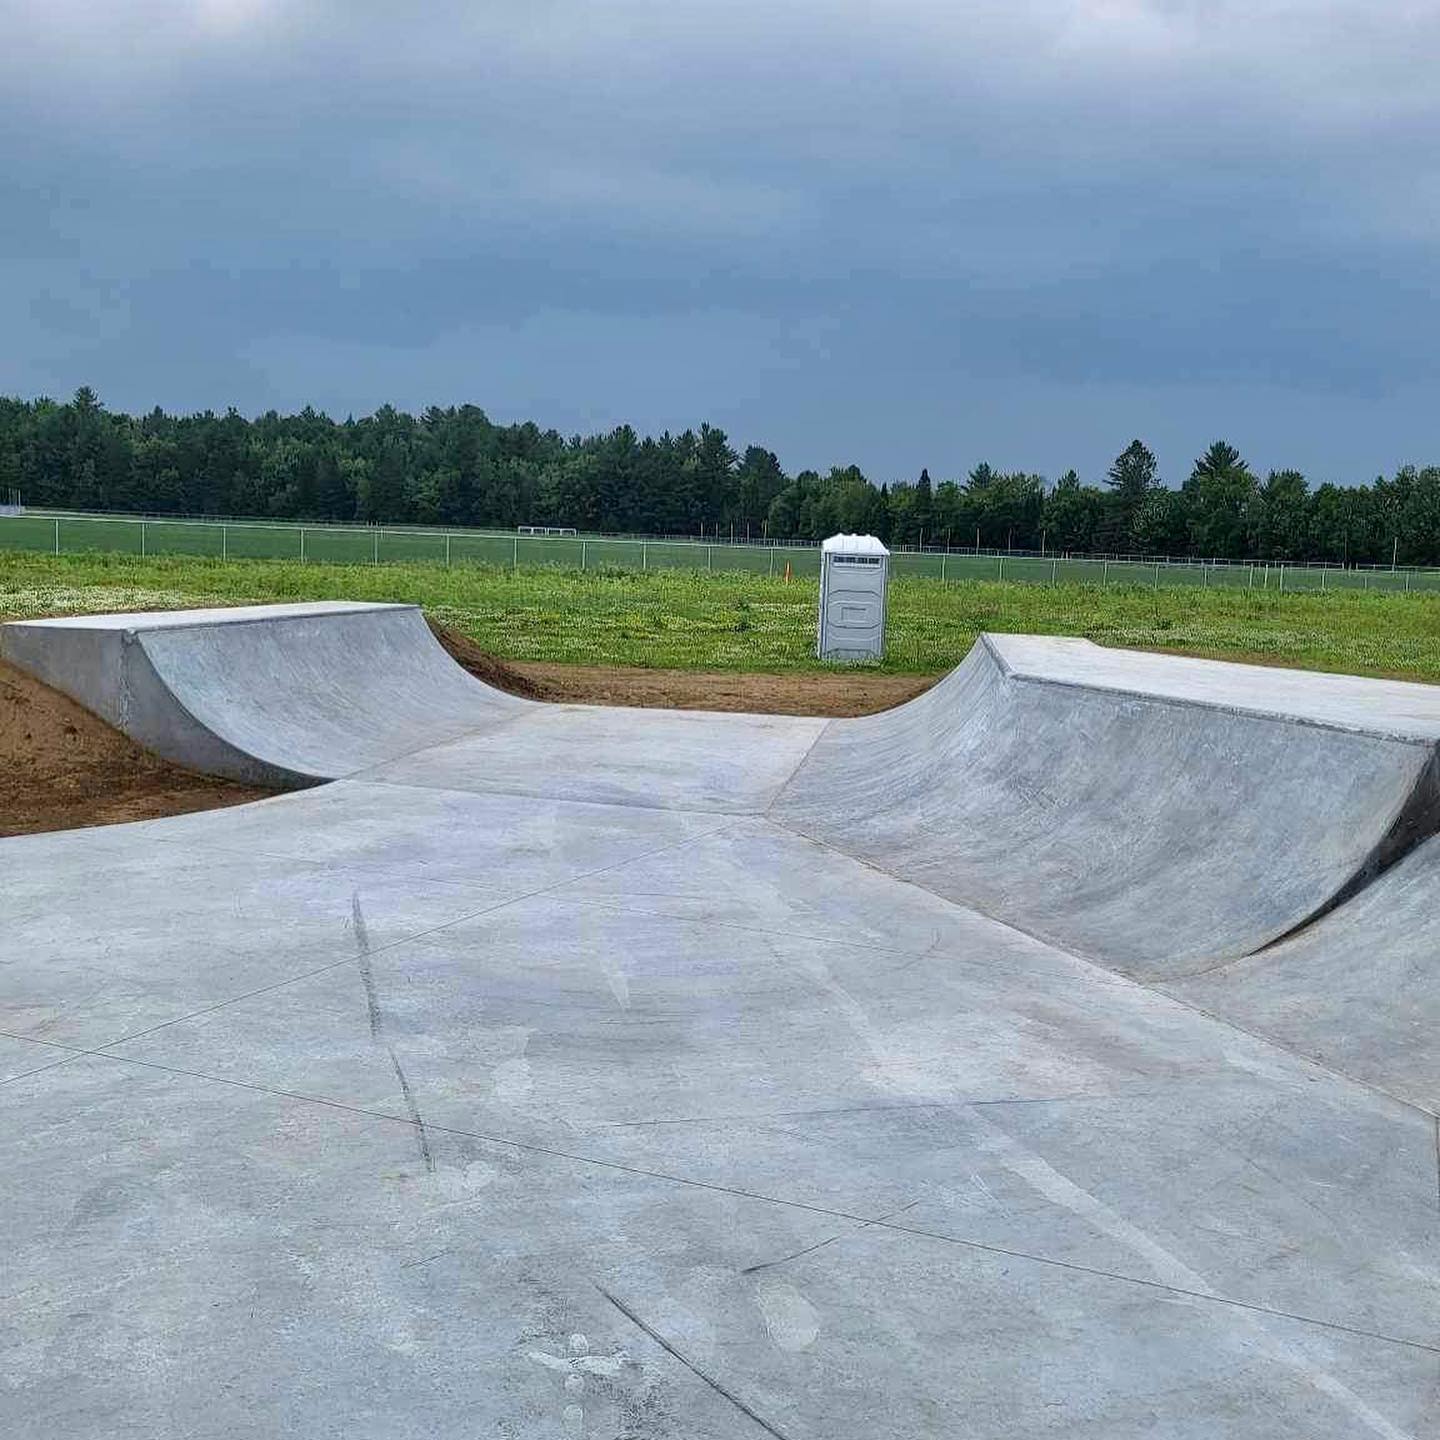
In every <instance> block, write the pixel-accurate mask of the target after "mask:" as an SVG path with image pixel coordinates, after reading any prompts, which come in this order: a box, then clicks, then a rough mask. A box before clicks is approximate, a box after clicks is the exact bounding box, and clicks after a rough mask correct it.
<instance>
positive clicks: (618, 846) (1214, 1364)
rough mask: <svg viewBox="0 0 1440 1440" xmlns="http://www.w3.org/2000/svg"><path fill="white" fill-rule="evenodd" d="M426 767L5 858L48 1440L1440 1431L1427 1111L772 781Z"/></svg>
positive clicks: (5, 1204)
mask: <svg viewBox="0 0 1440 1440" xmlns="http://www.w3.org/2000/svg"><path fill="white" fill-rule="evenodd" d="M641 723H642V724H643V720H642V722H641ZM685 725H686V727H687V729H686V731H685V735H686V738H687V743H689V744H690V745H692V746H699V745H702V741H703V738H704V735H705V734H706V732H707V727H706V725H705V723H704V721H703V718H702V720H701V721H700V722H697V721H696V719H695V717H693V716H692V717H685ZM660 728H663V726H662V727H660ZM660 728H657V729H654V730H653V731H652V735H651V738H652V740H655V741H656V742H657V743H658V741H659V739H660V738H661V736H660ZM708 733H709V737H710V742H711V747H712V763H713V764H719V763H720V762H721V760H722V759H723V757H724V756H725V755H726V754H733V753H734V749H735V730H734V727H733V726H727V725H724V724H721V723H719V722H718V720H717V721H716V722H715V723H714V724H713V725H712V726H710V727H709V730H708ZM635 743H636V739H635V735H634V733H633V732H632V733H631V735H630V736H629V737H627V738H626V740H625V744H626V745H627V746H631V747H633V746H634V744H635ZM460 748H461V750H463V746H462V747H460ZM431 754H432V755H433V762H432V761H429V760H427V759H426V757H425V756H412V757H409V758H408V759H407V760H406V761H405V762H404V766H405V770H406V773H405V776H404V778H403V779H402V778H397V777H396V776H394V775H391V776H389V777H388V778H378V777H374V776H362V777H359V778H356V779H354V780H349V781H342V782H339V783H337V784H334V785H332V786H328V787H325V788H323V789H320V790H314V791H307V792H302V793H299V794H295V795H290V796H286V797H283V798H281V799H278V800H273V801H267V802H264V803H262V804H259V805H256V806H253V807H249V808H246V809H242V810H239V811H229V812H219V813H211V814H204V815H195V816H187V817H183V818H180V819H176V820H169V821H158V822H153V823H150V824H146V825H142V826H130V827H122V828H118V829H114V830H104V831H92V832H83V833H76V834H70V835H57V836H49V837H40V838H36V839H31V840H27V841H25V842H19V843H17V842H7V843H6V844H5V845H4V846H0V873H3V875H4V881H5V895H6V917H5V925H4V929H3V932H0V962H3V963H0V999H3V1016H4V1019H3V1032H4V1033H3V1036H0V1075H3V1076H4V1077H6V1078H8V1084H6V1085H5V1086H4V1088H3V1091H0V1097H3V1102H0V1103H3V1110H0V1126H3V1131H0V1145H3V1153H4V1157H5V1163H4V1166H3V1168H0V1209H3V1213H4V1214H5V1216H6V1230H5V1234H6V1242H7V1243H6V1259H5V1266H4V1275H5V1293H6V1297H7V1298H6V1304H5V1306H4V1310H3V1317H0V1427H3V1430H4V1432H5V1433H7V1434H13V1435H17V1436H18V1435H25V1436H37V1437H38V1436H44V1437H46V1440H70V1437H76V1440H78V1437H86V1440H91V1437H96V1436H101V1435H113V1434H122V1433H123V1434H137V1435H142V1434H143V1435H145V1436H147V1437H154V1440H170V1437H174V1440H180V1437H185V1440H194V1437H215V1440H219V1437H227V1440H229V1437H236V1436H257V1437H258V1436H278V1435H297V1436H299V1435H304V1436H327V1435H335V1436H341V1435H343V1436H346V1437H351V1440H354V1437H375V1440H381V1437H383V1440H397V1437H412V1436H413V1437H416V1440H419V1437H426V1440H432V1437H445V1440H450V1437H455V1440H461V1437H463V1440H471V1437H475V1436H481V1435H484V1436H491V1435H497V1436H562V1435H587V1436H598V1437H607V1440H615V1437H621V1436H624V1437H660V1436H665V1437H669V1436H675V1437H681V1436H683V1437H711V1436H714V1437H720V1436H725V1437H747V1436H764V1435H767V1434H768V1435H772V1436H773V1435H781V1436H786V1437H790V1440H798V1437H813V1440H848V1437H856V1440H860V1437H864V1440H873V1437H877V1436H887V1437H922V1436H924V1437H930V1436H949V1435H956V1436H959V1435H966V1436H969V1435H976V1436H982V1435H983V1436H999V1435H1007V1436H1008V1435H1014V1436H1025V1437H1032V1436H1043V1435H1055V1436H1057V1437H1058V1436H1065V1437H1076V1436H1084V1437H1095V1440H1102V1437H1103V1440H1116V1437H1128V1436H1137V1437H1138V1436H1142V1435H1144V1436H1154V1435H1165V1436H1167V1437H1171V1436H1194V1437H1197V1440H1198V1437H1206V1440H1209V1437H1214V1436H1221V1435H1223V1436H1246V1437H1249V1436H1254V1437H1257V1440H1259V1437H1264V1440H1275V1437H1288V1436H1293V1437H1296V1440H1299V1437H1305V1440H1314V1437H1341V1436H1368V1435H1383V1436H1397V1435H1415V1436H1420V1435H1434V1434H1436V1433H1440V1425H1437V1412H1436V1408H1435V1404H1434V1401H1435V1394H1436V1385H1437V1381H1440V1352H1437V1348H1436V1347H1437V1338H1436V1323H1435V1322H1436V1316H1437V1314H1440V1271H1437V1266H1436V1255H1437V1249H1436V1240H1437V1220H1440V1216H1437V1202H1436V1153H1435V1133H1434V1124H1433V1121H1432V1120H1431V1119H1430V1117H1429V1116H1427V1115H1425V1114H1423V1113H1421V1112H1420V1111H1418V1110H1417V1109H1415V1108H1413V1107H1411V1106H1407V1105H1405V1104H1402V1103H1400V1102H1399V1101H1396V1100H1391V1099H1388V1098H1386V1097H1385V1096H1383V1095H1380V1094H1378V1093H1377V1092H1375V1091H1374V1090H1372V1089H1368V1088H1365V1087H1363V1086H1361V1085H1359V1084H1356V1083H1354V1082H1352V1081H1350V1080H1347V1079H1345V1078H1343V1077H1341V1076H1339V1075H1337V1074H1335V1073H1334V1072H1332V1071H1330V1070H1327V1069H1323V1068H1321V1067H1320V1066H1318V1065H1315V1064H1312V1063H1310V1062H1308V1061H1305V1060H1303V1059H1300V1058H1298V1057H1296V1056H1295V1055H1292V1054H1290V1053H1287V1052H1286V1051H1284V1050H1281V1049H1279V1048H1277V1047H1276V1046H1274V1045H1272V1044H1270V1043H1267V1042H1266V1041H1264V1040H1262V1039H1258V1038H1254V1037H1252V1036H1250V1035H1247V1034H1245V1033H1243V1032H1242V1031H1240V1030H1237V1029H1235V1028H1233V1027H1231V1026H1230V1025H1228V1024H1225V1023H1222V1022H1220V1021H1217V1020H1214V1019H1211V1018H1208V1017H1207V1016H1205V1015H1203V1014H1201V1013H1198V1012H1197V1011H1196V1010H1194V1009H1192V1008H1189V1007H1188V1006H1187V1005H1186V1004H1183V1003H1181V1002H1180V1001H1179V1000H1176V999H1173V998H1169V997H1167V996H1164V995H1161V994H1158V993H1156V992H1155V991H1153V990H1151V989H1147V988H1145V987H1143V986H1141V985H1139V984H1136V983H1133V982H1131V981H1129V980H1126V979H1123V978H1120V977H1118V976H1117V975H1115V974H1113V973H1111V972H1109V971H1107V970H1104V969H1101V968H1099V967H1097V966H1095V965H1093V964H1090V963H1087V962H1085V961H1082V960H1078V959H1075V958H1073V957H1072V956H1070V955H1067V954H1065V953H1064V952H1062V951H1061V950H1058V949H1055V948H1053V947H1050V946H1047V945H1045V944H1042V943H1041V942H1039V941H1038V940H1034V939H1031V938H1029V937H1027V936H1025V935H1023V934H1021V933H1019V932H1017V931H1015V930H1013V929H1010V928H1008V927H1006V926H1005V925H1002V924H1000V923H998V922H996V921H993V920H989V919H986V918H984V917H982V916H979V915H977V914H975V913H973V912H971V911H968V910H966V909H964V908H962V907H960V906H957V905H954V904H951V903H948V902H947V901H945V900H942V899H939V898H937V897H935V896H934V895H931V894H928V893H927V892H925V891H923V890H919V889H916V888H914V887H912V886H909V885H906V884H904V883H902V882H900V881H897V880H895V879H892V878H890V877H888V876H886V875H884V874H882V873H880V872H878V871H876V870H874V869H871V868H869V867H867V866H865V865H863V864H861V863H859V862H857V861H855V860H852V859H849V858H847V857H845V856H843V855H841V854H839V853H837V852H836V851H835V850H833V849H830V848H828V847H825V846H822V845H820V844H817V843H816V842H814V841H812V840H809V839H805V838H803V837H801V836H799V835H797V834H795V833H793V832H791V831H789V830H787V829H785V828H783V827H782V826H780V825H778V824H776V823H774V822H773V821H772V820H769V819H767V818H765V816H764V815H763V813H758V812H759V811H762V810H763V808H764V805H765V803H767V797H768V794H769V783H770V782H769V779H768V778H767V777H766V776H764V775H760V776H758V777H754V778H755V783H756V784H757V785H758V786H759V789H758V790H757V791H756V792H755V795H756V799H755V808H756V811H757V813H752V814H747V815H736V814H733V813H727V812H726V810H725V809H724V808H723V807H722V806H721V805H720V804H719V802H718V801H716V799H715V797H716V795H717V794H723V793H725V792H724V791H723V790H722V789H718V788H716V787H715V786H706V785H701V786H699V787H698V788H692V789H691V790H690V791H689V792H684V793H685V797H686V801H687V803H683V804H681V805H679V806H678V807H677V808H665V807H664V806H661V805H656V804H654V803H653V802H652V803H648V804H643V805H642V804H629V803H596V802H595V801H594V799H593V798H589V797H587V796H583V795H581V796H575V797H569V796H565V795H563V794H561V795H557V794H539V795H525V794H521V795H517V794H515V793H511V792H510V791H509V790H507V789H504V788H502V786H503V781H502V780H501V779H497V780H495V781H494V782H491V783H489V784H487V782H486V781H485V780H484V778H483V773H484V768H485V767H484V765H483V763H481V761H479V760H477V762H476V766H475V768H474V769H473V770H472V771H471V772H470V774H469V775H468V777H464V778H465V783H463V784H457V783H455V782H456V779H457V767H458V766H459V765H460V763H461V758H462V757H461V755H460V754H458V753H457V748H456V747H453V746H452V747H443V748H442V749H440V750H437V751H435V752H431ZM622 758H623V757H622ZM795 758H796V759H797V760H798V756H797V757H795ZM427 769H429V771H430V773H427ZM546 773H547V774H548V776H549V779H548V782H547V783H548V786H549V788H551V789H563V786H561V785H560V784H559V782H558V781H557V780H556V779H555V778H554V775H553V772H546ZM698 773H702V774H706V773H708V774H711V775H714V774H716V773H718V772H716V771H714V770H707V769H706V767H705V766H704V765H701V766H700V768H699V772H698ZM539 788H541V789H544V788H546V786H540V787H539ZM694 801H699V802H700V803H699V804H698V805H696V804H694V803H693V802H694Z"/></svg>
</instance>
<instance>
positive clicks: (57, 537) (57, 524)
mask: <svg viewBox="0 0 1440 1440" xmlns="http://www.w3.org/2000/svg"><path fill="white" fill-rule="evenodd" d="M55 553H56V554H57V555H58V554H59V553H60V520H59V517H58V516H57V517H56V520H55Z"/></svg>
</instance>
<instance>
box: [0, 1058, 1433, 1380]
mask: <svg viewBox="0 0 1440 1440" xmlns="http://www.w3.org/2000/svg"><path fill="white" fill-rule="evenodd" d="M0 1035H6V1036H10V1032H8V1031H5V1030H0ZM10 1038H13V1039H23V1038H24V1037H23V1036H10ZM46 1043H47V1044H52V1045H54V1044H57V1042H55V1041H47V1042H46ZM57 1048H61V1047H58V1046H57ZM63 1048H65V1049H70V1050H73V1051H74V1052H75V1054H76V1055H77V1056H81V1055H84V1056H89V1057H91V1058H92V1059H96V1060H109V1061H112V1062H114V1063H116V1064H119V1065H134V1066H138V1067H139V1068H141V1069H145V1070H156V1071H159V1072H160V1073H161V1074H166V1075H183V1076H185V1077H186V1078H188V1079H191V1080H203V1081H205V1082H207V1083H208V1084H214V1085H224V1086H228V1087H230V1088H231V1089H235V1090H248V1091H251V1092H252V1093H254V1094H259V1095H273V1096H276V1097H278V1098H280V1099H284V1100H295V1101H298V1102H300V1103H301V1104H304V1105H315V1106H318V1107H321V1108H323V1109H328V1110H339V1111H342V1112H343V1113H345V1114H348V1115H359V1116H363V1117H364V1118H366V1119H370V1120H381V1121H384V1122H386V1123H388V1124H392V1125H405V1126H408V1127H411V1128H413V1127H414V1121H412V1120H411V1118H410V1117H409V1116H408V1115H396V1114H393V1113H391V1112H390V1111H387V1110H371V1109H367V1108H366V1107H364V1106H362V1105H352V1104H350V1103H348V1102H347V1101H344V1100H332V1099H329V1098H328V1097H326V1096H323V1095H307V1094H305V1093H304V1092H303V1091H299V1090H284V1089H281V1088H279V1087H278V1086H274V1085H262V1084H259V1083H258V1082H256V1081H252V1080H236V1079H233V1078H231V1077H227V1076H223V1075H210V1074H207V1073H206V1072H205V1071H203V1070H187V1069H185V1068H183V1067H182V1066H178V1065H165V1064H162V1063H161V1062H159V1061H156V1060H142V1059H140V1058H138V1057H137V1056H131V1055H116V1054H114V1053H113V1052H112V1051H110V1050H90V1049H86V1048H84V1047H83V1046H78V1045H77V1046H65V1047H63ZM51 1068H53V1067H51ZM429 1129H430V1131H431V1132H432V1133H437V1134H444V1135H457V1136H460V1137H462V1138H464V1139H467V1140H480V1141H483V1142H484V1143H486V1144H489V1145H500V1146H505V1147H508V1148H509V1149H512V1150H521V1151H524V1152H526V1153H527V1154H531V1155H544V1156H547V1157H548V1158H550V1159H553V1160H566V1161H569V1162H570V1163H571V1164H574V1165H590V1166H594V1167H596V1168H597V1169H602V1170H614V1171H616V1172H617V1173H619V1174H624V1175H638V1176H641V1177H642V1178H644V1179H647V1180H659V1181H664V1182H666V1183H668V1184H671V1185H683V1186H686V1187H687V1188H690V1189H694V1190H707V1191H710V1192H712V1193H715V1194H720V1195H734V1196H736V1197H738V1198H739V1199H742V1200H754V1201H755V1202H756V1203H757V1204H762V1205H780V1206H783V1207H785V1208H786V1209H790V1210H803V1211H805V1212H806V1213H808V1214H811V1215H828V1216H830V1217H832V1218H834V1219H837V1220H850V1221H854V1222H856V1223H857V1224H864V1225H869V1226H872V1227H874V1228H876V1229H882V1230H894V1231H897V1232H898V1233H900V1234H902V1235H914V1236H918V1237H919V1238H921V1239H925V1240H934V1241H937V1242H939V1243H940V1244H943V1245H956V1246H959V1247H960V1248H961V1249H964V1250H974V1251H978V1252H979V1253H981V1254H985V1255H998V1256H1002V1257H1004V1258H1005V1259H1008V1260H1023V1261H1028V1262H1029V1263H1030V1264H1032V1265H1042V1266H1046V1267H1049V1268H1052V1269H1057V1270H1066V1271H1070V1272H1072V1273H1074V1274H1078V1275H1089V1276H1093V1277H1094V1278H1096V1279H1100V1280H1112V1281H1114V1282H1116V1283H1117V1284H1121V1285H1138V1286H1141V1287H1142V1288H1144V1289H1147V1290H1157V1291H1160V1292H1162V1293H1164V1294H1169V1295H1179V1296H1182V1297H1184V1298H1186V1299H1191V1300H1200V1301H1203V1302H1206V1303H1209V1304H1215V1305H1223V1306H1230V1307H1233V1308H1235V1309H1239V1310H1245V1311H1249V1312H1252V1313H1254V1314H1258V1315H1270V1316H1273V1317H1275V1318H1276V1319H1279V1320H1293V1321H1295V1322H1296V1323H1297V1324H1302V1325H1314V1326H1316V1327H1317V1328H1320V1329H1324V1330H1334V1331H1337V1332H1339V1333H1341V1334H1346V1335H1358V1336H1360V1337H1362V1338H1364V1339H1367V1340H1378V1341H1381V1342H1383V1343H1385V1344H1390V1345H1398V1346H1401V1347H1402V1348H1404V1349H1408V1350H1422V1351H1424V1352H1425V1353H1427V1354H1431V1355H1440V1343H1434V1342H1431V1341H1426V1340H1414V1339H1411V1338H1409V1337H1408V1336H1404V1335H1388V1334H1385V1333H1384V1332H1383V1331H1377V1330H1365V1329H1362V1328H1361V1327H1360V1326H1358V1325H1347V1324H1345V1323H1344V1322H1343V1321H1339V1320H1325V1319H1322V1318H1320V1317H1319V1316H1316V1315H1302V1314H1300V1313H1299V1312H1297V1311H1294V1310H1280V1309H1277V1308H1275V1307H1274V1306H1271V1305H1261V1304H1259V1303H1257V1302H1255V1301H1251V1300H1240V1299H1237V1298H1235V1297H1233V1296H1229V1295H1220V1294H1210V1293H1207V1292H1205V1291H1202V1290H1187V1289H1185V1288H1184V1287H1183V1286H1178V1285H1170V1284H1167V1283H1166V1282H1164V1281H1162V1280H1150V1279H1146V1278H1145V1277H1144V1276H1140V1275H1126V1274H1123V1273H1121V1272H1119V1271H1114V1270H1102V1269H1100V1268H1099V1267H1097V1266H1093V1265H1081V1264H1079V1263H1078V1262H1076V1261H1074V1260H1061V1259H1057V1258H1055V1257H1053V1256H1048V1255H1037V1254H1034V1253H1033V1252H1031V1251H1027V1250H1014V1249H1010V1248H1009V1247H1007V1246H1004V1245H993V1244H990V1243H988V1242H987V1241H984V1240H972V1239H968V1238H966V1237H965V1236H961V1235H944V1234H941V1233H940V1232H938V1231H935V1230H922V1229H920V1228H918V1227H917V1226H913V1225H902V1224H899V1223H897V1222H895V1221H893V1220H877V1219H875V1218H874V1217H873V1216H870V1215H859V1214H856V1213H854V1212H852V1211H848V1210H837V1209H835V1208H833V1207H831V1206H827V1205H815V1204H812V1203H810V1202H808V1201H805V1200H787V1199H785V1198H784V1197H782V1196H779V1195H765V1194H761V1193H760V1192H758V1191H754V1190H743V1189H741V1188H740V1187H738V1186H735V1185H719V1184H716V1183H715V1182H713V1181H709V1180H695V1179H692V1178H690V1177H689V1176H685V1175H670V1174H667V1173H666V1172H665V1171H663V1170H647V1169H645V1168H644V1167H643V1166H639V1165H625V1164H622V1163H620V1162H619V1161H616V1160H601V1159H598V1158H596V1157H595V1156H591V1155H577V1154H575V1153H574V1152H572V1151H569V1150H559V1149H556V1148H555V1147H553V1146H549V1145H541V1144H539V1143H538V1142H536V1141H532V1140H514V1139H510V1138H507V1137H506V1136H502V1135H491V1134H488V1133H486V1132H484V1131H479V1130H462V1129H461V1128H459V1127H458V1126H455V1125H435V1124H431V1125H430V1126H429Z"/></svg>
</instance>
